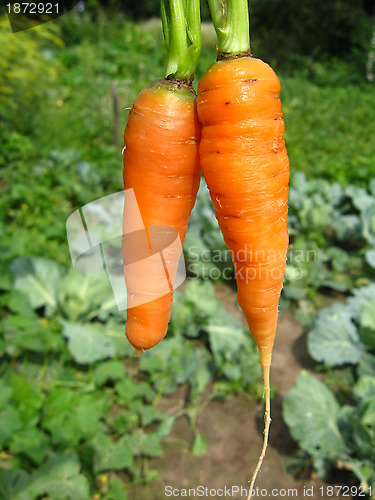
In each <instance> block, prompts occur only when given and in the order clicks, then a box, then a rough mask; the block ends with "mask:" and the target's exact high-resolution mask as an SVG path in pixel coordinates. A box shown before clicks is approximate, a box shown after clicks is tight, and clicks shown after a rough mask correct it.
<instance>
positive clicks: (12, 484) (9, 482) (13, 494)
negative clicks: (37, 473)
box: [0, 469, 35, 500]
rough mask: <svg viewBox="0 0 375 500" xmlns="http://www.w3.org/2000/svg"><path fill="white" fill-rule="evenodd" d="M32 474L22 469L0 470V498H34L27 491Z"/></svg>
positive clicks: (3, 499)
mask: <svg viewBox="0 0 375 500" xmlns="http://www.w3.org/2000/svg"><path fill="white" fill-rule="evenodd" d="M30 480H31V476H30V474H28V473H27V472H26V471H24V470H22V469H18V470H0V498H1V499H2V500H34V498H35V497H34V496H32V495H31V494H30V493H27V491H26V490H27V487H28V486H29V484H30Z"/></svg>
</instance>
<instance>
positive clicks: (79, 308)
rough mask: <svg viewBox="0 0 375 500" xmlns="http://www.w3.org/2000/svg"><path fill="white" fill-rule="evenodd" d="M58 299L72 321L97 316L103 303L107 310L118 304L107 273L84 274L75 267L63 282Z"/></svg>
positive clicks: (65, 313) (66, 315) (64, 312)
mask: <svg viewBox="0 0 375 500" xmlns="http://www.w3.org/2000/svg"><path fill="white" fill-rule="evenodd" d="M58 300H59V304H60V307H61V309H62V311H63V314H64V316H65V317H66V318H67V319H68V320H70V321H71V322H75V321H77V320H79V319H83V318H93V317H94V316H97V315H98V314H99V311H101V309H102V307H103V304H106V310H108V309H111V308H113V307H114V306H116V299H115V297H114V295H113V291H112V288H111V285H110V282H109V279H108V276H107V275H106V274H82V273H80V272H79V271H76V270H75V269H73V268H71V269H70V271H69V272H68V274H67V275H66V276H65V277H64V279H63V281H62V283H61V286H60V288H59V294H58ZM101 313H102V314H103V311H101Z"/></svg>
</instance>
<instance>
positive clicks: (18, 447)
mask: <svg viewBox="0 0 375 500" xmlns="http://www.w3.org/2000/svg"><path fill="white" fill-rule="evenodd" d="M10 450H11V451H12V452H13V453H23V454H24V455H26V456H27V457H29V458H31V460H33V461H34V462H35V463H36V464H40V463H41V462H42V461H43V459H44V458H45V456H46V454H47V453H48V452H49V450H50V446H49V439H48V438H47V436H46V435H45V434H44V432H42V431H40V430H39V429H38V428H33V429H24V430H22V431H20V432H17V433H15V434H14V435H13V439H12V441H11V443H10Z"/></svg>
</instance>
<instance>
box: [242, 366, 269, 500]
mask: <svg viewBox="0 0 375 500" xmlns="http://www.w3.org/2000/svg"><path fill="white" fill-rule="evenodd" d="M263 381H264V396H265V400H266V408H265V411H264V431H263V447H262V451H261V453H260V456H259V459H258V463H257V466H256V468H255V470H254V473H253V475H252V477H251V480H250V481H249V482H250V487H249V494H248V497H247V500H251V498H252V496H253V495H252V493H253V488H254V484H255V481H256V478H257V476H258V473H259V472H260V468H261V467H262V463H263V459H264V457H265V455H266V450H267V445H268V435H269V431H270V425H271V391H270V367H269V366H263Z"/></svg>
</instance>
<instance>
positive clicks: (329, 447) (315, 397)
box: [283, 371, 344, 457]
mask: <svg viewBox="0 0 375 500" xmlns="http://www.w3.org/2000/svg"><path fill="white" fill-rule="evenodd" d="M338 410H339V405H338V403H337V401H336V399H335V397H334V395H333V394H332V392H331V391H330V390H329V389H328V388H327V387H326V386H325V385H324V384H323V383H322V382H320V381H319V380H318V379H316V378H315V377H314V376H312V375H310V374H309V373H307V372H305V371H303V372H301V374H300V375H299V377H298V380H297V383H296V385H295V386H294V387H293V389H292V390H291V391H289V392H288V393H287V395H286V396H285V398H284V403H283V417H284V420H285V422H286V424H287V425H288V427H289V431H290V433H291V435H292V437H293V438H294V439H295V440H296V441H297V442H298V444H299V446H300V447H301V448H302V449H303V450H305V451H307V452H308V453H310V454H311V455H317V456H323V457H338V456H339V455H340V453H342V451H343V449H344V443H343V439H342V436H341V434H340V432H339V429H338V427H337V416H338Z"/></svg>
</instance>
